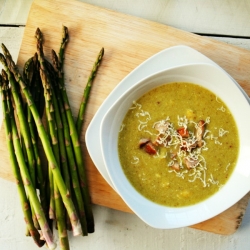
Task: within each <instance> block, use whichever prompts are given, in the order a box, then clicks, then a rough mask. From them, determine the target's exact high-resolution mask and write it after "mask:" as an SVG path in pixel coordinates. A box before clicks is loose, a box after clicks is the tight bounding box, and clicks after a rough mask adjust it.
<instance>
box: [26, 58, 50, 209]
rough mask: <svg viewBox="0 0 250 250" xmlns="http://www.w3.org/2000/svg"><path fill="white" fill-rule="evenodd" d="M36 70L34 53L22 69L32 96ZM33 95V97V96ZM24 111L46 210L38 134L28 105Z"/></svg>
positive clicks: (36, 90)
mask: <svg viewBox="0 0 250 250" xmlns="http://www.w3.org/2000/svg"><path fill="white" fill-rule="evenodd" d="M35 70H36V55H35V56H34V57H31V58H30V59H29V60H28V61H27V62H26V63H25V65H24V71H23V76H24V79H26V82H27V85H28V86H29V88H30V89H31V90H33V91H32V94H33V96H35V97H36V96H37V94H39V93H37V94H36V92H38V89H39V87H38V86H35V87H38V88H36V89H35V91H34V86H33V84H34V78H35V74H36V72H35ZM35 97H34V98H35ZM26 109H27V110H26V113H27V120H28V125H29V129H30V135H31V141H32V146H33V150H34V156H35V161H36V173H37V182H38V187H39V191H40V200H41V204H42V207H43V209H44V211H48V204H47V199H46V186H45V184H46V183H45V178H44V173H43V169H42V165H41V158H40V154H39V149H38V136H37V129H36V126H35V122H34V119H33V117H32V114H31V111H30V109H29V108H28V107H26Z"/></svg>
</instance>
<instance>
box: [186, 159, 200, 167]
mask: <svg viewBox="0 0 250 250" xmlns="http://www.w3.org/2000/svg"><path fill="white" fill-rule="evenodd" d="M198 163H199V160H191V159H188V158H185V164H186V167H187V169H191V168H195V167H196V166H197V164H198Z"/></svg>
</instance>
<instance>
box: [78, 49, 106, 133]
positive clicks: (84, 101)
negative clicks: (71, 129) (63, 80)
mask: <svg viewBox="0 0 250 250" xmlns="http://www.w3.org/2000/svg"><path fill="white" fill-rule="evenodd" d="M103 55H104V48H102V49H101V50H100V52H99V54H98V56H97V58H96V61H95V63H94V65H93V68H92V70H91V73H90V76H89V78H88V81H87V84H86V87H85V89H84V92H83V97H82V101H81V105H80V109H79V112H78V116H77V120H76V129H77V133H78V135H79V136H80V134H81V130H82V125H83V121H84V115H85V110H86V107H87V102H88V99H89V95H90V90H91V87H92V83H93V81H94V79H95V76H96V73H97V70H98V68H99V66H100V63H101V61H102V58H103Z"/></svg>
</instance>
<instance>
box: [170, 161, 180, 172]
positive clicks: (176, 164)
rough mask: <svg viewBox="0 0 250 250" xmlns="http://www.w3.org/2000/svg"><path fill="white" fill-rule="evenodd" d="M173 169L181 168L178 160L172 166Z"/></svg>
mask: <svg viewBox="0 0 250 250" xmlns="http://www.w3.org/2000/svg"><path fill="white" fill-rule="evenodd" d="M171 167H172V169H174V170H176V171H179V170H180V165H179V163H178V162H175V163H174V164H173V165H172V166H171Z"/></svg>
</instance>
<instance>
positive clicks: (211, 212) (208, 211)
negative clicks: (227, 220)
mask: <svg viewBox="0 0 250 250" xmlns="http://www.w3.org/2000/svg"><path fill="white" fill-rule="evenodd" d="M193 67H205V68H209V69H212V70H215V71H217V72H219V73H220V74H222V75H223V77H224V78H225V79H227V81H228V82H230V83H231V85H232V86H234V91H236V92H237V96H238V95H240V97H243V98H241V99H242V100H244V103H245V107H247V108H248V112H249V117H250V109H249V102H248V100H247V97H246V96H245V95H244V93H242V91H241V90H240V89H239V88H238V86H237V85H236V84H235V82H234V80H233V79H232V78H231V77H230V76H229V75H228V74H227V73H226V72H225V71H224V70H222V69H220V68H218V67H216V66H213V65H211V64H208V63H192V64H186V65H181V66H177V67H171V68H168V69H166V70H162V71H160V72H157V73H155V74H152V75H150V76H148V77H145V78H144V79H142V80H140V81H138V82H137V83H136V84H134V85H133V86H132V87H130V88H128V89H127V91H125V92H124V93H123V94H122V95H121V97H120V98H119V99H117V100H116V102H114V103H113V105H112V106H111V107H110V108H109V110H108V111H107V112H106V114H105V115H104V117H103V119H102V121H101V125H100V129H101V149H102V156H103V159H104V164H105V166H106V168H107V172H108V175H109V177H110V179H111V181H112V184H113V185H114V187H115V189H116V191H117V192H118V194H119V195H120V196H121V198H122V199H123V200H124V201H125V203H126V204H127V205H128V206H129V207H130V208H131V209H132V211H134V212H135V214H137V216H139V217H140V218H141V219H142V220H143V221H144V222H146V223H147V224H149V225H150V226H152V227H156V228H176V227H183V226H189V225H192V224H196V223H199V222H201V221H204V220H206V219H209V218H211V217H213V216H215V215H217V214H219V213H221V212H223V211H224V210H226V209H227V208H228V207H229V206H231V205H233V204H234V203H235V202H237V201H238V200H239V199H240V198H242V197H243V196H244V195H245V194H246V193H247V192H248V191H249V189H250V181H249V180H248V179H249V174H250V173H249V170H248V171H245V169H244V168H242V169H240V171H239V172H240V173H241V174H243V176H245V179H246V180H248V183H249V184H248V185H247V187H246V180H245V181H244V185H243V182H241V181H240V182H241V183H242V185H241V192H240V194H239V195H238V196H237V197H235V196H232V197H230V199H227V202H223V204H222V206H220V208H216V209H212V208H211V206H209V207H208V206H207V204H206V203H207V201H208V200H211V199H212V197H215V196H218V193H222V191H220V192H217V193H216V194H215V195H213V196H212V197H210V198H208V199H206V201H204V202H200V203H199V204H196V205H192V206H188V207H181V208H170V207H166V206H162V205H159V204H156V203H153V204H151V203H152V202H151V201H149V200H147V199H146V198H144V197H142V195H140V194H139V195H140V197H137V196H136V197H137V199H138V198H141V199H142V201H143V202H142V204H141V203H140V205H139V206H135V205H134V204H132V203H131V200H128V197H127V196H126V195H129V194H127V193H126V192H124V190H121V187H120V186H119V183H120V181H119V182H118V181H116V180H115V178H114V177H115V176H114V173H113V172H112V171H111V169H110V166H109V164H110V162H109V161H108V160H107V154H106V152H107V149H110V148H109V146H108V147H106V146H107V145H105V143H106V141H105V139H106V140H107V139H108V138H107V131H106V130H105V129H104V128H106V127H105V126H107V125H106V123H107V119H108V115H109V114H110V112H111V111H112V110H113V109H114V107H116V106H117V105H121V101H122V100H123V102H125V101H124V98H126V96H127V95H128V94H129V93H130V92H133V90H135V89H136V88H137V86H138V85H143V83H145V82H148V81H150V80H152V78H155V77H159V75H162V74H163V75H164V74H168V73H169V72H171V71H174V70H175V71H176V70H181V69H187V68H193ZM226 104H227V102H226ZM248 123H249V125H250V121H248ZM110 125H111V124H109V126H110ZM237 125H238V124H237ZM111 128H112V126H111V127H110V129H111ZM249 138H250V137H249ZM247 146H248V147H249V145H247ZM105 147H106V149H105ZM247 160H248V161H247V162H249V157H248V158H247ZM246 172H247V173H246ZM238 177H239V176H238ZM238 177H237V178H238ZM125 178H126V177H125ZM230 179H231V178H230ZM230 179H229V181H230ZM238 179H240V178H238ZM123 180H124V179H123ZM229 181H228V182H227V183H229ZM129 185H130V184H129ZM225 186H226V185H225ZM243 187H244V188H243ZM133 191H135V190H133ZM133 191H132V192H133ZM130 192H131V190H130ZM135 192H137V191H135ZM224 193H225V192H223V193H222V194H224ZM124 195H125V196H124ZM225 195H226V193H225ZM130 198H131V197H130ZM130 198H129V199H130ZM131 199H132V198H131ZM212 200H213V199H212ZM149 203H150V206H149V207H150V208H154V209H155V208H156V206H157V207H158V208H159V210H160V211H161V216H162V218H165V221H166V217H167V219H168V222H169V220H170V221H171V219H170V218H169V216H168V215H169V214H171V215H173V214H174V213H176V211H178V214H179V216H177V217H178V218H179V217H181V216H182V217H183V218H182V220H178V218H177V217H176V215H175V217H176V218H175V219H176V220H177V222H176V223H175V222H173V221H172V222H171V223H169V224H168V223H165V224H164V223H159V220H158V222H157V223H154V221H152V220H150V221H149V220H147V216H148V214H149V211H147V212H146V214H145V212H143V211H141V209H140V207H141V206H142V205H143V206H145V204H149ZM190 208H192V209H190ZM202 210H203V213H202ZM194 211H195V214H199V216H196V218H192V219H191V218H190V214H192V212H194ZM150 214H151V213H150ZM151 216H153V214H151ZM157 217H159V214H157ZM191 217H193V216H191ZM184 218H185V219H184ZM187 218H189V219H187ZM166 222H167V221H166Z"/></svg>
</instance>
